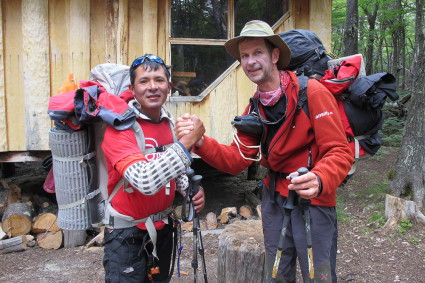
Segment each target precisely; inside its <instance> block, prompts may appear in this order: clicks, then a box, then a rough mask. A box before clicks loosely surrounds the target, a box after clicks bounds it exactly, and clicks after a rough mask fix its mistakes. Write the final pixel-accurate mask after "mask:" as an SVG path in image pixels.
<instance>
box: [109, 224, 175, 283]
mask: <svg viewBox="0 0 425 283" xmlns="http://www.w3.org/2000/svg"><path fill="white" fill-rule="evenodd" d="M104 233H105V246H104V257H103V267H104V268H105V282H126V283H127V282H149V280H148V272H147V271H148V256H147V253H146V251H145V250H144V244H145V242H146V241H148V240H149V235H148V232H147V231H145V230H141V229H139V228H137V227H131V228H125V229H114V230H112V231H108V229H105V232H104ZM157 234H158V235H157V243H156V248H157V253H158V258H159V263H158V262H155V263H156V265H157V266H159V270H160V273H159V274H154V275H153V276H152V277H153V279H154V280H155V282H168V281H167V279H168V275H169V270H170V262H171V254H172V249H173V230H172V225H165V227H164V228H163V229H162V230H158V231H157Z"/></svg>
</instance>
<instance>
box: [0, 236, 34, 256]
mask: <svg viewBox="0 0 425 283" xmlns="http://www.w3.org/2000/svg"><path fill="white" fill-rule="evenodd" d="M33 239H34V237H33V236H31V235H22V236H17V237H13V238H10V239H7V240H3V241H0V254H5V253H12V252H19V251H23V250H26V249H27V243H28V242H30V241H32V240H33Z"/></svg>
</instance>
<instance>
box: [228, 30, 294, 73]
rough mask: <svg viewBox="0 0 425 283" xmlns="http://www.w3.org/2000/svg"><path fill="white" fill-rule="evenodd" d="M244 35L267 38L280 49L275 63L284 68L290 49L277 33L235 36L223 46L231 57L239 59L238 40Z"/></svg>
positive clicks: (281, 68)
mask: <svg viewBox="0 0 425 283" xmlns="http://www.w3.org/2000/svg"><path fill="white" fill-rule="evenodd" d="M245 37H252V38H255V37H258V38H264V39H267V40H268V41H270V42H271V43H272V44H273V45H274V46H275V47H276V48H278V49H279V51H280V54H279V60H278V61H277V64H276V65H277V68H278V69H279V70H284V69H285V68H286V67H287V66H288V65H289V62H290V61H291V50H290V49H289V47H288V45H287V44H286V42H285V41H284V40H283V39H282V38H281V37H280V36H279V35H277V34H275V35H270V36H260V35H259V36H237V37H234V38H232V39H229V40H228V41H226V43H225V44H224V47H226V50H227V52H228V53H229V54H230V55H231V56H232V57H234V58H236V59H237V60H238V61H239V62H240V61H241V55H240V52H239V41H240V40H241V39H243V38H245Z"/></svg>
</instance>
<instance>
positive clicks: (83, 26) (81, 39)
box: [52, 0, 90, 91]
mask: <svg viewBox="0 0 425 283" xmlns="http://www.w3.org/2000/svg"><path fill="white" fill-rule="evenodd" d="M67 17H68V18H69V34H68V35H69V57H70V69H68V70H65V71H66V72H65V73H66V77H65V78H63V80H62V83H63V82H64V81H65V80H66V79H67V78H68V74H69V73H73V74H74V76H75V77H76V78H77V81H78V80H89V79H90V1H86V0H71V1H70V5H69V14H68V15H67ZM52 91H54V89H53V90H52Z"/></svg>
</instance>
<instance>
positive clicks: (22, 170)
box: [0, 148, 425, 283]
mask: <svg viewBox="0 0 425 283" xmlns="http://www.w3.org/2000/svg"><path fill="white" fill-rule="evenodd" d="M396 154H397V152H396V151H395V150H394V149H388V148H385V149H382V150H381V153H380V154H379V155H378V156H375V157H373V158H369V159H365V160H361V161H360V164H359V165H358V167H357V171H356V173H355V175H354V177H352V178H351V179H350V180H349V181H348V183H347V184H346V185H344V186H341V187H340V188H338V202H339V203H338V207H337V208H338V212H339V223H338V225H339V240H338V258H337V275H338V281H339V282H425V279H424V277H425V256H424V255H425V229H424V228H425V226H424V225H423V224H418V223H413V226H412V227H408V228H407V229H406V231H405V232H399V231H398V230H396V229H394V230H392V231H389V232H386V233H383V232H382V231H381V227H382V224H383V222H384V220H383V218H382V217H381V215H382V214H383V213H384V204H385V191H383V189H381V188H383V187H384V186H383V185H382V184H383V183H385V182H386V175H387V172H388V170H389V169H390V167H391V165H392V164H394V162H395V160H396V156H397V155H396ZM194 169H195V171H196V173H197V174H201V175H202V176H203V181H202V184H203V186H204V188H205V191H206V198H207V205H206V208H205V209H204V211H203V212H202V213H201V215H200V218H201V219H203V217H205V215H206V214H207V213H208V212H214V213H216V214H217V215H219V213H220V211H221V209H222V208H224V207H230V206H235V207H238V208H239V207H240V206H241V205H243V204H245V200H244V192H245V191H247V190H252V189H253V188H254V187H255V185H256V183H257V181H255V180H252V181H249V180H247V172H246V171H245V172H243V173H241V174H239V175H237V176H229V175H227V174H224V173H221V172H219V171H216V170H213V169H211V168H209V167H208V166H204V164H202V163H200V164H195V165H194ZM17 172H18V175H19V176H16V177H13V178H8V179H6V181H7V182H8V183H16V184H18V185H20V186H21V187H23V188H26V187H28V188H30V189H31V190H33V191H40V188H41V187H42V183H43V181H44V179H43V176H45V173H44V172H43V171H40V170H38V169H34V168H33V166H30V165H28V164H23V165H19V167H18V168H17ZM41 190H42V189H41ZM40 193H42V192H40ZM179 201H180V200H179V199H177V202H179ZM180 203H181V202H180ZM400 227H401V226H400ZM224 228H225V225H223V224H220V225H219V227H218V228H217V229H215V230H210V231H204V232H203V236H202V240H203V245H204V248H205V261H206V265H207V275H208V282H211V283H214V282H217V260H218V258H217V257H218V255H217V251H218V239H219V235H220V233H221V232H222V229H224ZM89 232H91V231H89ZM93 235H94V232H92V233H90V235H89V236H90V237H92V236H93ZM182 239H183V241H182V244H183V250H182V254H181V257H180V268H179V270H180V272H181V275H180V277H178V276H177V268H176V269H175V274H174V276H173V279H172V281H171V282H193V281H194V280H193V268H192V267H191V261H192V256H193V250H192V233H191V232H185V233H183V236H182ZM102 256H103V249H102V247H91V248H85V247H77V248H71V249H64V248H61V249H59V250H44V249H42V248H40V247H37V246H35V247H31V248H28V249H27V250H26V251H23V252H16V253H9V254H2V255H1V256H0V266H1V268H0V282H102V281H103V276H104V272H103V267H102ZM198 259H199V256H198ZM201 266H202V265H201V262H200V261H199V267H201ZM203 281H204V280H203V274H202V269H201V268H200V269H199V271H198V282H203Z"/></svg>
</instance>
